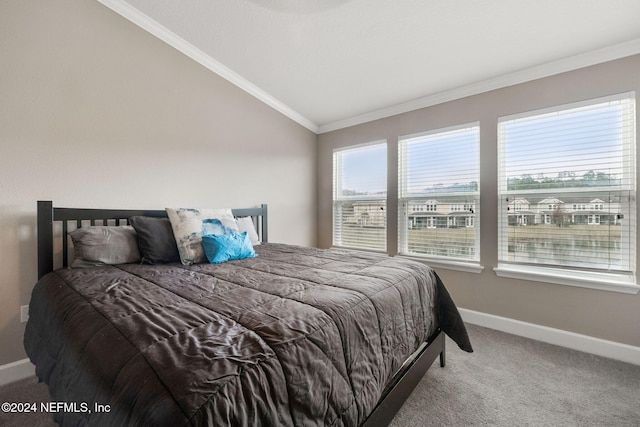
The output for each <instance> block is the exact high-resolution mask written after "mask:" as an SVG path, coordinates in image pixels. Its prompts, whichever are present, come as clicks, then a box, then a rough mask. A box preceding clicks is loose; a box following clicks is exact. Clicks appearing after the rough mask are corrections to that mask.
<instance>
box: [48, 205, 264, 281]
mask: <svg viewBox="0 0 640 427" xmlns="http://www.w3.org/2000/svg"><path fill="white" fill-rule="evenodd" d="M232 212H233V215H234V216H235V217H245V216H248V217H251V219H252V220H253V223H254V225H255V226H256V231H257V232H258V236H259V237H260V240H261V241H262V242H267V241H268V234H267V225H268V223H267V205H266V204H263V205H261V206H260V207H259V208H241V209H232ZM132 216H152V217H158V218H162V217H166V216H167V212H166V211H165V210H164V209H163V210H140V209H81V208H57V207H54V206H53V202H52V201H50V200H45V201H38V279H40V278H41V277H42V276H44V275H45V274H47V273H49V272H50V271H53V270H54V265H53V258H54V223H60V224H61V225H62V266H63V267H66V266H67V265H68V252H69V248H68V242H67V232H68V231H71V230H69V224H70V223H71V224H73V228H72V230H73V229H75V228H78V227H82V225H83V223H84V225H87V224H90V225H126V224H128V218H129V217H132Z"/></svg>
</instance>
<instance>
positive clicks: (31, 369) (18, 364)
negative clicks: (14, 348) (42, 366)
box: [0, 359, 36, 386]
mask: <svg viewBox="0 0 640 427" xmlns="http://www.w3.org/2000/svg"><path fill="white" fill-rule="evenodd" d="M35 374H36V368H35V366H33V364H32V363H31V361H30V360H29V359H22V360H17V361H15V362H11V363H7V364H6V365H0V386H2V385H5V384H9V383H12V382H14V381H18V380H22V379H25V378H28V377H30V376H34V375H35Z"/></svg>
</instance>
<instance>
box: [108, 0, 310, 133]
mask: <svg viewBox="0 0 640 427" xmlns="http://www.w3.org/2000/svg"><path fill="white" fill-rule="evenodd" d="M98 2H100V3H102V4H103V5H104V6H106V7H108V8H109V9H111V10H113V11H114V12H116V13H117V14H119V15H121V16H123V17H124V18H126V19H128V20H129V21H131V22H133V23H134V24H136V25H137V26H139V27H140V28H142V29H143V30H145V31H147V32H149V33H151V34H152V35H154V36H155V37H157V38H159V39H160V40H162V41H164V42H165V43H167V44H168V45H170V46H172V47H174V48H175V49H177V50H178V51H180V52H182V53H183V54H185V55H186V56H188V57H189V58H191V59H193V60H194V61H196V62H198V63H199V64H201V65H202V66H204V67H206V68H208V69H209V70H211V71H213V72H214V73H216V74H218V75H219V76H220V77H222V78H223V79H225V80H227V81H229V82H230V83H232V84H234V85H235V86H237V87H239V88H240V89H242V90H244V91H245V92H247V93H249V94H250V95H252V96H254V97H255V98H257V99H259V100H260V101H262V102H264V103H265V104H267V105H268V106H270V107H272V108H273V109H275V110H276V111H278V112H280V113H282V114H283V115H285V116H286V117H288V118H290V119H291V120H293V121H295V122H296V123H298V124H299V125H301V126H303V127H305V128H307V129H309V130H310V131H312V132H314V133H318V125H317V124H315V123H314V122H312V121H311V120H309V119H307V118H306V117H304V116H303V115H301V114H299V113H298V112H297V111H294V110H293V109H291V108H289V107H288V106H287V105H285V104H284V103H282V102H281V101H279V100H278V99H276V98H274V97H273V96H271V95H269V94H268V93H267V92H265V91H263V90H262V89H260V88H259V87H257V86H256V85H254V84H253V83H251V82H250V81H248V80H246V79H244V78H243V77H241V76H240V75H238V74H236V73H235V72H233V71H232V70H231V69H229V68H227V67H226V66H224V65H223V64H221V63H220V62H218V61H216V60H215V59H213V58H212V57H211V56H209V55H207V54H206V53H204V52H203V51H202V50H200V49H198V48H197V47H195V46H193V45H192V44H191V43H189V42H187V41H186V40H184V39H183V38H181V37H180V36H178V35H177V34H175V33H173V32H172V31H170V30H169V29H167V28H166V27H164V26H163V25H161V24H160V23H158V22H156V21H154V20H153V19H151V18H149V17H148V16H147V15H145V14H143V13H142V12H140V11H139V10H138V9H136V8H134V7H133V6H131V5H130V4H128V3H127V2H125V1H123V0H98Z"/></svg>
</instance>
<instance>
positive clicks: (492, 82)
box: [318, 39, 640, 133]
mask: <svg viewBox="0 0 640 427" xmlns="http://www.w3.org/2000/svg"><path fill="white" fill-rule="evenodd" d="M639 53H640V39H633V40H630V41H628V42H625V43H620V44H617V45H613V46H609V47H606V48H602V49H598V50H594V51H590V52H586V53H583V54H579V55H574V56H570V57H567V58H563V59H560V60H557V61H552V62H548V63H546V64H542V65H538V66H535V67H531V68H527V69H524V70H520V71H516V72H513V73H510V74H505V75H502V76H498V77H495V78H491V79H488V80H484V81H481V82H477V83H472V84H470V85H466V86H462V87H459V88H455V89H452V90H448V91H444V92H440V93H436V94H433V95H429V96H425V97H422V98H418V99H414V100H412V101H408V102H404V103H401V104H397V105H393V106H391V107H387V108H383V109H381V110H376V111H372V112H370V113H366V114H362V115H359V116H355V117H351V118H348V119H345V120H339V121H335V122H332V123H328V124H324V125H321V126H319V128H318V133H326V132H331V131H334V130H339V129H343V128H347V127H350V126H355V125H359V124H362V123H367V122H371V121H374V120H379V119H383V118H386V117H391V116H395V115H397V114H402V113H407V112H409V111H414V110H419V109H421V108H425V107H431V106H433V105H438V104H442V103H443V102H449V101H454V100H456V99H461V98H465V97H467V96H471V95H477V94H480V93H483V92H489V91H491V90H496V89H501V88H504V87H508V86H513V85H516V84H520V83H526V82H529V81H532V80H536V79H540V78H544V77H549V76H552V75H555V74H560V73H564V72H567V71H573V70H577V69H579V68H584V67H588V66H591V65H596V64H600V63H603V62H608V61H613V60H616V59H620V58H624V57H627V56H631V55H636V54H639Z"/></svg>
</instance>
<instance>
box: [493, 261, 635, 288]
mask: <svg viewBox="0 0 640 427" xmlns="http://www.w3.org/2000/svg"><path fill="white" fill-rule="evenodd" d="M493 271H495V273H496V274H497V275H498V276H500V277H508V278H511V279H522V280H533V281H535V282H544V283H553V284H557V285H567V286H576V287H580V288H588V289H597V290H601V291H610V292H619V293H624V294H634V295H635V294H637V293H638V291H640V286H638V285H637V284H636V281H635V276H634V275H633V274H613V273H597V272H581V271H574V270H565V269H562V268H548V267H530V266H523V265H510V264H502V265H501V264H498V267H496V268H494V269H493Z"/></svg>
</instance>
